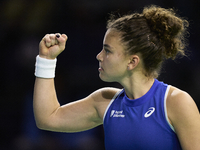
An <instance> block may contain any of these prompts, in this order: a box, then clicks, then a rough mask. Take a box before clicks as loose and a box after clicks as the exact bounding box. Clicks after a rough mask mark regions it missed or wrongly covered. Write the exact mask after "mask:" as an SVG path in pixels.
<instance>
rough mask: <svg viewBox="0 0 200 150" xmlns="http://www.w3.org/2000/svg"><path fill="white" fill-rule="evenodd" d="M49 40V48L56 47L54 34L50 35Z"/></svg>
mask: <svg viewBox="0 0 200 150" xmlns="http://www.w3.org/2000/svg"><path fill="white" fill-rule="evenodd" d="M49 37H50V39H51V46H53V45H56V43H57V42H56V35H55V34H50V36H49Z"/></svg>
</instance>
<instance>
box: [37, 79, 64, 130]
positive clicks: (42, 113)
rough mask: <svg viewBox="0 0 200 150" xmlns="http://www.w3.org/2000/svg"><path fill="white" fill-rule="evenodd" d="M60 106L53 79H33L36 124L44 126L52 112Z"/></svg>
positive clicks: (48, 121) (46, 124)
mask: <svg viewBox="0 0 200 150" xmlns="http://www.w3.org/2000/svg"><path fill="white" fill-rule="evenodd" d="M59 107H60V104H59V102H58V100H57V96H56V91H55V86H54V79H53V78H51V79H44V78H37V77H36V80H35V87H34V98H33V108H34V115H35V120H36V124H37V126H38V127H39V128H46V126H48V123H50V122H51V121H50V119H51V116H52V114H53V113H54V112H55V110H57V109H58V108H59Z"/></svg>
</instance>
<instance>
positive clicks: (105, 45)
mask: <svg viewBox="0 0 200 150" xmlns="http://www.w3.org/2000/svg"><path fill="white" fill-rule="evenodd" d="M103 47H105V48H110V49H112V47H111V46H110V45H108V44H103Z"/></svg>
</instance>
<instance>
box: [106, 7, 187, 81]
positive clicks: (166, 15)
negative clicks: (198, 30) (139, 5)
mask: <svg viewBox="0 0 200 150" xmlns="http://www.w3.org/2000/svg"><path fill="white" fill-rule="evenodd" d="M188 25H189V23H188V22H187V21H186V20H185V19H182V18H180V17H178V16H177V15H176V14H175V12H174V10H173V9H164V8H161V7H158V6H154V5H152V6H148V7H145V8H144V9H143V12H142V13H141V14H139V13H133V14H129V15H125V16H122V17H119V18H117V19H116V16H115V15H113V14H112V15H111V16H110V19H109V20H108V22H107V29H110V28H111V29H115V30H117V31H119V32H120V33H121V38H122V39H121V40H122V42H123V43H125V45H126V53H127V54H137V53H140V54H141V57H142V60H143V62H144V69H145V74H146V76H149V77H150V76H151V77H154V78H157V77H158V74H159V71H160V68H161V64H162V62H163V61H164V59H167V58H172V59H174V58H175V57H176V56H177V54H181V55H182V56H185V52H184V49H185V45H186V44H185V33H186V28H187V27H188Z"/></svg>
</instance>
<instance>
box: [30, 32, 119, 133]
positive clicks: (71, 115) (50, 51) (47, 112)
mask: <svg viewBox="0 0 200 150" xmlns="http://www.w3.org/2000/svg"><path fill="white" fill-rule="evenodd" d="M56 35H59V36H56ZM56 35H55V34H48V35H46V36H45V37H44V38H43V39H42V40H41V42H40V45H39V56H40V57H42V58H45V59H44V61H45V63H47V65H48V62H46V60H47V61H49V60H52V61H53V60H54V59H55V58H56V57H57V56H58V55H59V54H60V53H61V52H62V51H63V50H64V49H65V43H66V40H67V36H66V35H65V34H63V35H60V34H56ZM36 64H37V63H36ZM37 65H39V66H40V67H44V69H41V68H40V70H39V71H41V70H42V71H41V72H39V73H36V80H35V87H34V101H33V107H34V115H35V120H36V124H37V126H38V127H39V128H40V129H45V130H51V131H60V132H77V131H82V130H87V129H90V128H93V127H95V126H97V125H99V124H102V114H103V113H104V110H105V108H106V106H107V104H108V103H109V101H110V99H112V97H113V96H114V94H115V93H116V90H111V92H109V90H105V89H104V90H98V91H96V92H94V93H92V94H91V95H89V96H88V97H86V98H84V99H82V100H79V101H75V102H73V103H69V104H66V105H64V106H60V104H59V102H58V100H57V96H56V91H55V86H54V78H53V76H52V75H51V76H50V77H49V75H48V74H47V75H46V73H47V72H48V71H47V72H45V71H44V70H45V67H46V66H45V65H44V64H43V65H40V64H37ZM37 65H36V66H37ZM36 68H37V67H36ZM38 74H39V75H38ZM41 74H42V75H41ZM37 76H39V77H37ZM46 76H47V77H46ZM103 91H108V94H102V93H105V92H103ZM77 92H78V91H77ZM109 93H110V94H109ZM104 95H107V96H106V97H105V96H104ZM97 104H98V106H97ZM99 113H101V115H100V114H99Z"/></svg>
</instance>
